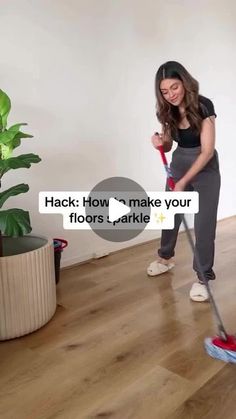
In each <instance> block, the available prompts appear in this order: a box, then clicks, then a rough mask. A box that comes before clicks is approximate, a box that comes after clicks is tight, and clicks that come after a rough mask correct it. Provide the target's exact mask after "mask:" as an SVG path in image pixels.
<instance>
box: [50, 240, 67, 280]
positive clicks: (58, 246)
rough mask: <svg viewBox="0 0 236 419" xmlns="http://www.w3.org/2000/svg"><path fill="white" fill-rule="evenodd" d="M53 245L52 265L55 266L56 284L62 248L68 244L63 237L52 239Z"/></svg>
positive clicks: (58, 277) (58, 276)
mask: <svg viewBox="0 0 236 419" xmlns="http://www.w3.org/2000/svg"><path fill="white" fill-rule="evenodd" d="M53 245H54V266H55V280H56V284H58V282H59V280H60V268H61V254H62V252H63V249H64V248H65V247H67V246H68V242H67V241H66V240H64V239H53Z"/></svg>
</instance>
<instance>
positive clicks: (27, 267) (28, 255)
mask: <svg viewBox="0 0 236 419" xmlns="http://www.w3.org/2000/svg"><path fill="white" fill-rule="evenodd" d="M10 110H11V101H10V98H9V97H8V95H7V94H6V93H5V92H3V91H2V90H0V187H1V186H2V177H3V176H4V175H5V174H6V173H7V172H8V171H10V170H16V169H21V168H30V167H31V165H32V164H33V163H39V162H40V161H41V159H40V157H39V156H38V155H36V154H32V153H30V154H21V155H18V156H14V150H15V149H16V148H17V147H19V146H20V145H21V140H22V139H24V138H31V137H32V135H29V134H26V133H23V132H22V131H21V127H22V126H24V125H27V124H25V123H19V124H15V125H12V126H10V127H9V128H7V120H8V115H9V112H10ZM28 190H29V185H27V184H25V183H20V184H18V185H15V186H12V187H10V188H9V189H6V190H4V191H2V190H1V189H0V340H5V339H10V338H14V337H18V336H22V335H24V334H27V333H30V332H32V331H34V330H37V329H38V328H39V327H41V326H43V325H44V324H45V323H47V322H48V321H49V320H50V318H51V317H52V316H53V314H54V313H55V309H56V288H55V272H54V250H53V240H51V239H46V238H43V237H36V236H33V235H30V234H29V233H30V232H31V230H32V228H31V225H30V217H29V212H28V211H25V210H23V209H19V208H10V209H2V207H3V205H4V204H5V202H6V201H7V200H8V199H9V198H10V197H12V196H16V195H19V194H22V193H26V192H28Z"/></svg>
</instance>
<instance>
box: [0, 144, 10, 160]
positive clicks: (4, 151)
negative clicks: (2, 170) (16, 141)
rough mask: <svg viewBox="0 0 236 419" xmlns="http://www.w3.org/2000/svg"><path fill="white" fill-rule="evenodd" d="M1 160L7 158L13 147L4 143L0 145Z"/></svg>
mask: <svg viewBox="0 0 236 419" xmlns="http://www.w3.org/2000/svg"><path fill="white" fill-rule="evenodd" d="M0 149H1V158H2V160H6V159H9V158H10V157H11V155H12V152H13V147H12V146H8V145H5V144H2V145H0Z"/></svg>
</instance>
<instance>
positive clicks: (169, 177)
mask: <svg viewBox="0 0 236 419" xmlns="http://www.w3.org/2000/svg"><path fill="white" fill-rule="evenodd" d="M157 148H158V150H159V151H160V155H161V159H162V162H163V165H164V167H165V171H166V174H167V183H168V186H169V188H170V189H171V190H174V189H175V181H174V178H173V176H172V173H171V170H170V168H169V166H168V163H167V159H166V155H165V153H164V148H163V145H159V146H158V147H157Z"/></svg>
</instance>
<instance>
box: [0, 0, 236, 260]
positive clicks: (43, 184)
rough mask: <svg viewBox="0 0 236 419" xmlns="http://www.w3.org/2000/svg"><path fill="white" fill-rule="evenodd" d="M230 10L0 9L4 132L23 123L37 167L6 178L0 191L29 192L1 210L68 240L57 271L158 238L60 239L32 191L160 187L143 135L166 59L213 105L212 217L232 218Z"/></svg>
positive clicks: (110, 5) (150, 6)
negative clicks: (217, 178) (24, 215)
mask: <svg viewBox="0 0 236 419" xmlns="http://www.w3.org/2000/svg"><path fill="white" fill-rule="evenodd" d="M235 12H236V6H235V2H234V0H228V1H225V2H224V3H222V2H221V1H218V0H217V1H215V0H214V1H213V0H206V1H203V0H201V1H198V2H195V0H176V1H173V0H172V1H171V0H165V1H164V2H162V1H159V0H155V1H154V0H153V1H151V0H145V1H144V0H142V1H141V0H119V1H118V0H117V1H115V0H84V1H82V0H81V1H80V0H77V1H76V0H67V1H66V2H65V1H64V0H63V1H62V0H50V1H46V0H35V1H27V0H20V1H19V0H12V1H11V2H1V15H0V36H1V41H2V42H1V54H0V87H1V88H2V89H3V90H5V91H6V92H7V93H8V95H9V96H10V97H11V100H12V107H13V110H12V113H11V117H10V119H9V122H10V123H15V122H21V121H23V122H24V121H26V122H28V124H29V127H28V131H29V132H31V133H33V134H34V137H35V139H33V140H25V142H24V145H23V146H22V147H21V150H20V149H17V150H16V151H17V152H18V151H21V152H22V153H23V152H24V153H26V152H35V153H38V154H39V155H40V156H41V157H42V163H41V164H38V165H34V166H33V167H32V168H31V169H30V170H23V169H22V170H18V171H12V172H9V173H8V174H7V175H6V176H5V177H4V179H3V187H4V188H5V187H10V186H12V185H13V184H15V183H20V182H28V183H29V184H30V192H29V193H28V194H26V195H21V196H19V197H16V198H11V201H10V200H9V205H8V206H18V207H22V208H23V207H24V208H26V209H27V208H28V209H29V210H30V213H31V220H32V225H33V231H34V233H37V234H44V235H48V236H53V237H58V236H59V237H64V238H66V239H68V240H69V248H68V250H67V251H66V252H64V253H63V264H64V265H67V264H70V263H74V262H77V261H80V260H84V259H86V258H87V257H90V256H91V255H93V253H94V252H98V251H100V250H103V249H107V250H110V251H112V250H115V249H118V248H121V247H124V246H130V245H131V244H133V243H137V242H140V241H142V240H148V239H151V238H154V237H158V236H159V235H160V231H157V232H150V231H149V232H145V233H143V234H142V235H140V236H139V237H138V238H136V239H135V240H133V241H130V242H126V243H118V244H116V243H110V242H107V241H104V240H102V239H100V238H99V237H97V236H96V235H95V234H94V233H93V232H92V231H78V230H75V231H64V230H63V227H62V217H61V216H59V215H42V214H39V213H38V192H39V191H41V190H61V191H63V190H77V191H79V190H90V189H91V188H92V187H93V186H94V185H95V184H96V183H98V182H100V181H101V180H103V179H104V178H107V177H110V176H127V177H130V178H131V179H133V180H135V181H136V182H139V183H140V184H141V185H142V186H143V187H144V188H146V190H162V189H163V185H164V173H163V169H162V166H161V164H160V160H159V156H158V155H157V154H156V153H155V151H154V150H153V148H152V147H151V145H150V141H149V137H150V135H151V134H152V133H153V131H154V130H156V129H158V128H159V126H158V124H157V122H156V117H155V97H154V76H155V72H156V70H157V68H158V67H159V65H160V64H162V63H163V62H164V61H166V60H170V59H174V60H178V61H180V62H182V63H183V64H184V65H185V66H186V67H187V68H188V69H189V70H190V72H192V74H193V76H194V77H196V78H197V79H198V80H199V82H200V86H201V93H202V94H204V95H206V96H208V97H210V98H211V99H212V100H213V101H214V103H215V108H216V111H217V115H218V118H217V148H218V151H219V154H220V161H221V171H222V192H221V200H220V207H219V218H224V217H228V216H231V215H233V214H235V204H236V197H235V194H233V190H234V185H232V182H231V179H232V177H233V176H234V167H235V157H234V154H235V152H236V145H235V144H236V143H235V127H234V120H235V109H234V98H235V95H236V85H235V72H234V68H235V64H236V52H235V36H236V25H235V19H234V16H235ZM169 158H170V155H169Z"/></svg>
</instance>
